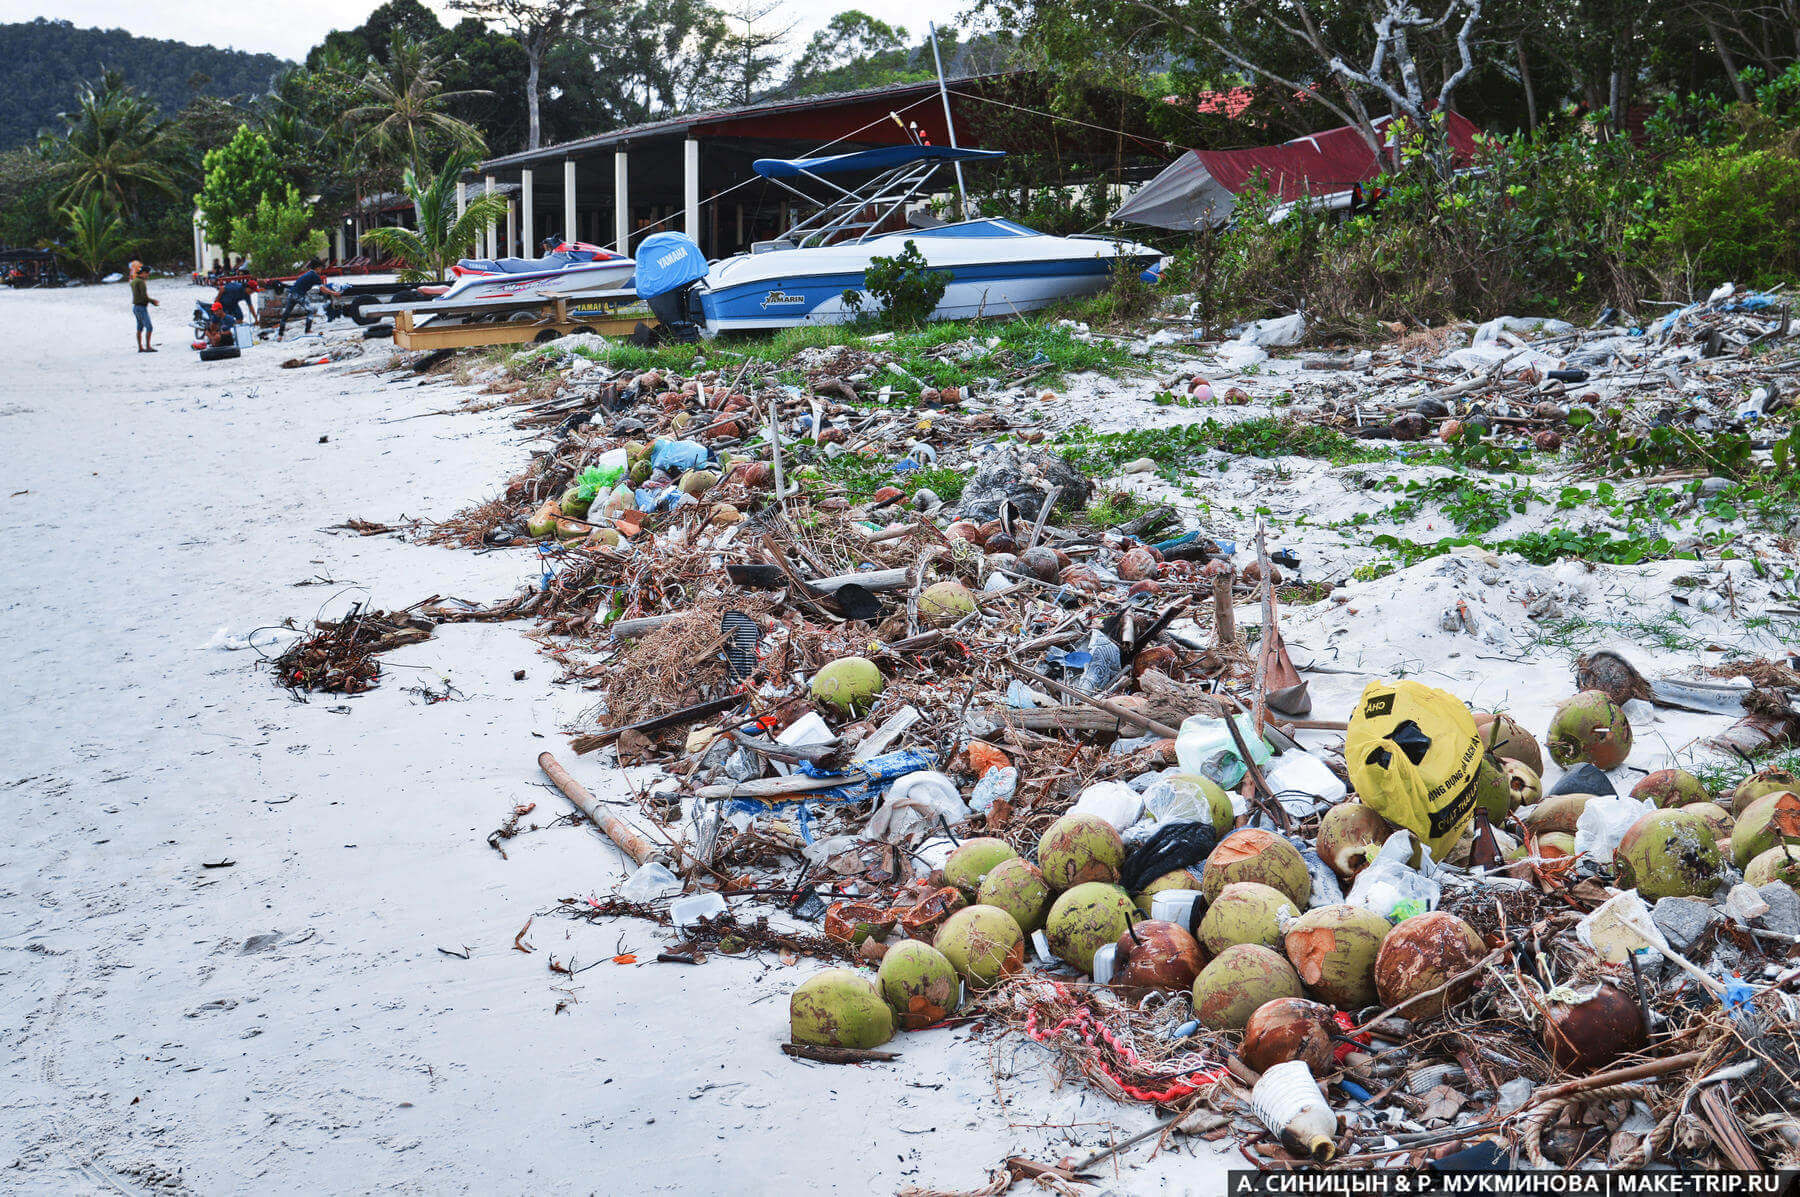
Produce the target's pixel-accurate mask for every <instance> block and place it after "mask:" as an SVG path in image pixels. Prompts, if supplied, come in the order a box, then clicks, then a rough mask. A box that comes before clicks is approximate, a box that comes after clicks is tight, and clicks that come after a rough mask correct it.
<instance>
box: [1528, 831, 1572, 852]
mask: <svg viewBox="0 0 1800 1197" xmlns="http://www.w3.org/2000/svg"><path fill="white" fill-rule="evenodd" d="M1537 846H1538V852H1539V853H1540V854H1543V855H1553V856H1573V855H1575V837H1574V836H1573V835H1570V834H1569V833H1568V832H1566V831H1546V832H1545V833H1544V834H1543V835H1540V836H1538V837H1537Z"/></svg>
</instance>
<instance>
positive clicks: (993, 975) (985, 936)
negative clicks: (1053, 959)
mask: <svg viewBox="0 0 1800 1197" xmlns="http://www.w3.org/2000/svg"><path fill="white" fill-rule="evenodd" d="M932 946H933V947H935V948H936V949H937V950H938V951H940V952H942V953H943V954H944V958H945V959H947V960H949V961H950V963H951V964H952V965H953V966H955V968H956V971H957V972H958V973H959V974H960V975H961V976H962V979H963V980H964V981H966V982H968V984H969V985H970V986H971V987H972V988H975V989H985V988H987V987H988V986H989V985H992V984H993V983H994V982H995V981H998V980H999V979H1000V978H1001V977H1006V976H1011V975H1012V974H1013V973H1016V972H1018V971H1019V969H1021V968H1022V967H1024V964H1025V936H1024V934H1023V933H1022V932H1021V931H1020V930H1019V924H1017V923H1015V922H1014V921H1013V917H1012V915H1010V914H1008V913H1006V911H1004V910H1001V909H1000V908H999V907H997V906H965V907H963V909H961V910H959V911H957V912H956V913H955V914H953V915H951V916H950V917H949V918H947V919H945V920H944V925H943V926H942V927H939V928H938V933H937V938H936V939H934V940H932Z"/></svg>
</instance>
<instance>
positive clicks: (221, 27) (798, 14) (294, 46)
mask: <svg viewBox="0 0 1800 1197" xmlns="http://www.w3.org/2000/svg"><path fill="white" fill-rule="evenodd" d="M379 3H380V0H304V2H303V3H295V4H283V5H281V6H280V8H279V10H275V9H272V8H271V7H270V6H268V5H265V4H263V3H259V2H257V0H252V2H251V3H248V4H245V3H238V2H236V0H206V2H202V3H191V2H187V0H56V2H55V3H45V2H43V0H0V22H6V21H29V20H32V19H33V18H36V17H53V18H56V19H59V20H65V21H72V22H74V23H75V24H77V25H81V26H93V25H98V26H100V27H102V28H106V29H113V28H122V29H125V30H128V31H130V32H132V33H135V34H138V35H140V36H143V37H166V38H172V39H174V40H176V41H184V42H203V43H206V44H209V45H214V46H225V47H229V48H231V49H235V50H253V51H259V52H261V53H266V54H279V55H280V56H282V57H283V58H290V59H299V58H301V57H302V56H304V55H305V53H306V52H307V51H308V50H309V49H311V48H312V47H313V46H315V45H317V44H318V42H319V40H320V39H321V38H323V37H324V36H325V34H327V33H329V32H330V31H331V30H333V29H352V28H355V27H356V26H357V25H360V24H362V21H363V18H364V17H366V16H368V14H369V12H370V10H372V9H374V8H375V7H376V6H377V5H378V4H379ZM425 3H426V5H427V6H428V7H430V8H432V9H435V10H436V11H437V12H438V13H439V14H440V15H442V14H444V13H446V12H449V11H450V9H449V5H448V3H446V0H425ZM965 7H966V5H965V3H964V2H963V0H785V3H784V4H783V6H782V10H781V11H782V13H784V14H785V15H786V19H788V20H790V21H797V22H798V23H799V25H798V28H797V29H796V30H795V40H796V43H798V42H803V41H804V40H805V38H806V35H807V34H809V33H811V31H812V30H814V29H817V28H818V27H819V26H821V25H823V24H824V23H825V22H826V21H829V20H830V19H831V17H832V16H833V14H835V13H837V12H839V11H841V10H843V9H846V8H860V9H862V10H863V11H864V12H866V13H869V14H871V15H873V16H875V17H877V18H879V19H881V20H883V21H888V22H890V23H894V24H899V25H904V26H905V27H906V28H907V29H908V30H909V31H911V32H912V33H915V34H922V33H924V31H925V23H926V22H927V21H937V22H938V23H939V24H942V25H953V24H955V22H956V19H957V14H958V13H959V12H961V11H962V10H963V9H964V8H965ZM277 14H279V15H277ZM780 15H781V14H777V17H779V16H780ZM452 19H455V17H454V16H453V17H452ZM771 19H772V20H773V19H776V18H771ZM796 48H798V46H797V45H796Z"/></svg>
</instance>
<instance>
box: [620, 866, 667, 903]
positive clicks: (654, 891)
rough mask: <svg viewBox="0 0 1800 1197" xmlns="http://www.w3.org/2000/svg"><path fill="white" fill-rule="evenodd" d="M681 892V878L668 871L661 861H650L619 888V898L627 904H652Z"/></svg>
mask: <svg viewBox="0 0 1800 1197" xmlns="http://www.w3.org/2000/svg"><path fill="white" fill-rule="evenodd" d="M680 892H681V878H679V877H677V876H676V875H675V874H673V873H671V872H670V871H669V866H667V865H665V864H663V863H662V862H661V861H655V860H653V861H651V862H649V863H648V864H645V865H640V866H639V867H638V870H637V872H635V873H633V874H632V875H631V876H630V877H629V878H628V879H627V880H626V882H625V884H624V885H621V886H620V887H619V896H620V897H621V898H624V899H625V900H626V901H627V902H654V901H656V900H657V899H658V898H672V897H674V896H675V895H676V894H679V893H680Z"/></svg>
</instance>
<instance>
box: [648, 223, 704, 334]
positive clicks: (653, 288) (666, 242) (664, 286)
mask: <svg viewBox="0 0 1800 1197" xmlns="http://www.w3.org/2000/svg"><path fill="white" fill-rule="evenodd" d="M635 257H636V259H637V279H636V287H637V293H638V295H639V296H640V297H641V298H642V299H643V300H644V302H645V303H647V304H649V305H650V310H651V311H652V312H653V313H655V315H656V318H657V320H658V321H660V322H661V324H662V326H663V331H664V332H665V333H667V334H668V336H669V337H670V338H672V339H674V340H678V341H692V340H697V339H698V338H699V336H700V325H701V323H702V322H703V321H704V316H703V315H702V314H701V310H700V302H699V298H698V297H697V296H696V295H695V294H694V285H695V284H696V283H698V282H699V281H700V280H701V279H703V278H705V277H706V270H707V265H706V255H705V254H703V253H701V252H700V247H699V246H698V245H696V244H694V241H693V239H692V238H691V237H687V236H684V235H683V234H681V233H652V234H650V235H649V236H648V237H645V238H644V239H643V240H642V241H640V242H638V246H637V253H636V254H635Z"/></svg>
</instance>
